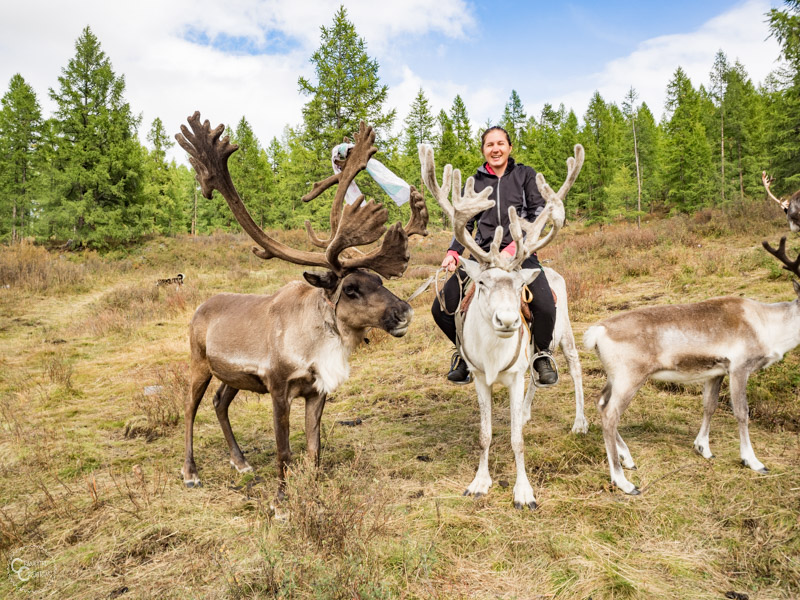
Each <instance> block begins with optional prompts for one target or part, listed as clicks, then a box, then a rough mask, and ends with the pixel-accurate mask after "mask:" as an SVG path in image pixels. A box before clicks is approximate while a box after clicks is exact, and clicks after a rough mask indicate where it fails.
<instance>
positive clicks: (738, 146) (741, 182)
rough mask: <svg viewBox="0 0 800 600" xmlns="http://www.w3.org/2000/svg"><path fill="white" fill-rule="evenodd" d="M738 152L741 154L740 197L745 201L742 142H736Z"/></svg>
mask: <svg viewBox="0 0 800 600" xmlns="http://www.w3.org/2000/svg"><path fill="white" fill-rule="evenodd" d="M736 150H737V151H738V153H739V197H740V199H741V200H744V177H743V176H742V142H741V140H736Z"/></svg>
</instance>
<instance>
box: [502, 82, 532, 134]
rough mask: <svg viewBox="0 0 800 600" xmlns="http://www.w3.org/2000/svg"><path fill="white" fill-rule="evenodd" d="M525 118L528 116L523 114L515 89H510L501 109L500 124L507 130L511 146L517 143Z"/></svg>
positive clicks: (520, 101) (523, 110) (523, 109)
mask: <svg viewBox="0 0 800 600" xmlns="http://www.w3.org/2000/svg"><path fill="white" fill-rule="evenodd" d="M527 120H528V117H527V115H526V114H525V108H524V107H523V106H522V100H520V97H519V94H517V90H511V97H510V98H509V99H508V102H506V106H505V108H504V109H503V116H502V118H501V119H500V125H501V126H502V127H503V129H505V130H506V131H507V132H508V135H509V136H510V137H511V144H512V145H513V146H517V145H518V143H519V141H520V135H521V133H522V130H523V129H524V128H525V124H526V122H527Z"/></svg>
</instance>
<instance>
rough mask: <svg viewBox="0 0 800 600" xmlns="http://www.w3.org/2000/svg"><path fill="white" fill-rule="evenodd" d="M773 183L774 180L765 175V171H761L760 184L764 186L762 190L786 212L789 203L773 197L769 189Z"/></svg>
mask: <svg viewBox="0 0 800 600" xmlns="http://www.w3.org/2000/svg"><path fill="white" fill-rule="evenodd" d="M773 181H775V180H774V179H773V178H772V177H770V176H769V175H767V172H766V171H761V183H763V184H764V189H765V190H767V195H768V196H769V197H770V198H772V199H773V200H775V202H777V203H778V204H780V205H781V208H782V209H783V210H787V209H788V208H789V201H788V200H779V199H778V198H776V197H775V194H773V193H772V191H771V190H770V189H769V186H771V185H772V182H773Z"/></svg>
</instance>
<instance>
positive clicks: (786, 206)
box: [761, 171, 800, 233]
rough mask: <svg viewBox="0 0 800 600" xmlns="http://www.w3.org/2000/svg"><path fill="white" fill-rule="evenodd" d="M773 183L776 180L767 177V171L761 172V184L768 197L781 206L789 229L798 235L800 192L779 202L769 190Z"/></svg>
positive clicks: (799, 228)
mask: <svg viewBox="0 0 800 600" xmlns="http://www.w3.org/2000/svg"><path fill="white" fill-rule="evenodd" d="M773 181H775V180H774V179H772V177H770V176H769V175H767V172H766V171H761V182H762V183H763V184H764V189H765V190H767V195H768V196H769V197H770V198H772V199H773V200H775V202H777V203H778V204H780V205H781V208H782V209H783V212H785V213H786V218H787V219H788V221H789V229H790V230H792V231H793V232H795V233H797V232H798V231H800V190H797V191H796V192H795V193H794V194H792V195H791V196H790V197H789V199H788V200H779V199H778V198H776V197H775V194H773V193H772V192H771V191H770V189H769V186H770V185H772V182H773Z"/></svg>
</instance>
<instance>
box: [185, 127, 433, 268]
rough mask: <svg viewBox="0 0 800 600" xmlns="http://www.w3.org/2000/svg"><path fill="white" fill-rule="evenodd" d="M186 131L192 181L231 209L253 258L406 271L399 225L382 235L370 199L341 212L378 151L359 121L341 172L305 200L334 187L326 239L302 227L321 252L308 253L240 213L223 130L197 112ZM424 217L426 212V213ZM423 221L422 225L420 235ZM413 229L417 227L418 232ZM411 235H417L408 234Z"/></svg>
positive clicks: (380, 216) (383, 216)
mask: <svg viewBox="0 0 800 600" xmlns="http://www.w3.org/2000/svg"><path fill="white" fill-rule="evenodd" d="M188 122H189V125H190V127H191V130H189V128H187V127H186V126H185V125H181V132H182V133H180V134H177V135H176V136H175V138H176V139H177V140H178V143H179V144H180V145H181V147H182V148H183V149H184V150H186V152H188V153H189V161H190V162H191V164H192V166H193V167H194V169H195V171H196V173H197V180H198V181H199V182H200V186H201V188H202V190H203V195H204V196H205V197H206V198H211V194H212V193H213V191H214V189H216V190H219V192H220V193H221V194H222V196H223V198H225V201H226V202H227V203H228V206H230V208H231V211H232V212H233V215H234V217H235V218H236V220H237V221H238V222H239V224H240V225H241V226H242V228H243V229H244V230H245V231H246V232H247V233H248V235H250V237H251V238H252V239H253V240H254V241H255V242H256V243H257V244H258V245H259V246H261V248H260V249H258V248H254V249H253V252H254V253H255V254H256V256H258V257H260V258H264V259H270V258H276V257H277V258H281V259H283V260H285V261H287V262H291V263H294V264H299V265H309V266H315V267H325V268H328V269H331V270H332V271H334V272H335V273H337V274H338V275H341V274H343V273H344V272H345V271H347V270H350V269H356V268H366V269H371V270H373V271H375V272H376V273H378V274H380V275H382V276H384V277H395V276H400V275H402V274H403V272H404V271H405V269H406V266H408V260H409V254H408V235H409V234H407V233H406V232H405V231H404V230H403V229H402V228H400V227H399V226H393V227H392V228H390V229H389V230H388V232H387V230H386V227H385V224H386V221H387V219H388V211H387V210H386V209H385V208H384V207H382V206H380V205H378V204H376V203H375V202H374V201H372V200H370V201H369V202H366V203H364V204H362V200H363V196H362V197H360V198H359V199H358V201H357V202H356V203H354V204H352V205H349V206H346V207H344V210H343V209H342V205H343V204H344V196H345V192H346V188H347V186H348V185H349V184H350V182H351V181H352V180H353V179H354V178H355V176H356V175H357V174H358V172H359V171H361V170H362V169H364V168H365V167H366V164H367V161H368V160H369V158H370V156H372V155H373V154H374V153H375V152H376V151H377V149H376V148H375V147H374V146H373V145H372V143H373V142H374V140H375V133H374V131H373V130H372V128H371V127H368V126H366V125H365V124H364V123H363V122H362V123H361V126H360V128H359V133H358V135H357V137H356V146H355V147H354V148H353V150H352V152H351V154H350V156H348V158H347V160H346V162H345V165H344V168H343V169H342V172H341V173H339V174H337V175H334V176H332V177H329V178H327V179H325V180H323V181H321V182H318V183H316V184H314V188H313V189H312V191H311V192H310V193H309V194H307V195H306V196H305V197H304V200H310V199H312V198H315V197H317V196H318V195H319V194H321V193H322V192H323V191H324V190H326V189H327V188H329V187H331V186H332V185H334V184H339V188H338V189H337V193H336V197H335V198H334V201H333V207H332V209H331V217H330V220H331V238H330V240H328V241H324V242H323V241H322V240H320V239H319V238H318V237H317V236H316V235H315V234H314V232H313V230H311V227H310V225H308V224H307V226H306V227H307V230H308V232H309V238H310V239H311V241H312V243H314V245H317V246H321V247H324V248H326V251H325V253H320V252H308V251H302V250H296V249H294V248H290V247H289V246H286V245H284V244H282V243H280V242H278V241H276V240H274V239H273V238H271V237H269V236H268V235H267V234H266V233H264V231H263V230H262V229H261V228H260V227H259V226H258V225H256V223H255V222H254V221H253V219H252V217H251V216H250V213H249V212H248V211H247V208H245V206H244V204H243V202H242V200H241V197H240V196H239V193H238V192H237V191H236V187H235V186H234V185H233V181H232V180H231V177H230V173H229V171H228V157H229V156H230V155H231V154H232V153H233V152H235V151H236V150H237V148H238V147H237V146H235V145H232V144H231V143H230V141H229V139H228V138H227V137H225V138H223V139H221V140H220V139H219V138H220V135H221V134H222V131H223V129H224V127H223V126H222V125H219V126H217V127H216V128H214V129H213V130H212V129H211V127H210V125H209V122H208V121H205V122H204V123H203V124H202V125H201V123H200V113H199V112H195V113H194V114H193V115H192V116H191V117H189V119H188ZM426 213H427V211H426ZM426 223H427V219H425V221H424V223H422V229H423V230H424V227H425V224H426ZM417 229H418V228H417ZM384 233H386V237H384V240H383V243H382V244H381V247H380V248H378V249H376V250H374V251H373V252H370V253H369V254H361V255H360V256H356V257H352V258H344V257H343V256H342V252H344V250H345V249H347V248H351V247H354V246H360V245H365V244H371V243H373V242H375V241H377V240H378V239H380V237H381V236H382V235H384ZM412 233H417V231H413V232H412Z"/></svg>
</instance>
